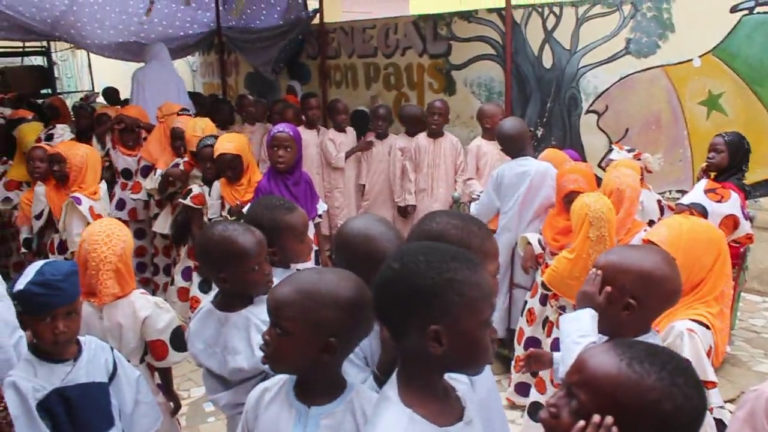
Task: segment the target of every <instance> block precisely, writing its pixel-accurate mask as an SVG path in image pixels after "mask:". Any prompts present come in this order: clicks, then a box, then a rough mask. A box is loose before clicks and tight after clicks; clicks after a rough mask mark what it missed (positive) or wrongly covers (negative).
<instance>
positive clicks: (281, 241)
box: [244, 195, 312, 285]
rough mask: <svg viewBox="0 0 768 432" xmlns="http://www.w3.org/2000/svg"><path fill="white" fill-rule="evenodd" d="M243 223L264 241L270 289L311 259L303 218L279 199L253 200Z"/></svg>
mask: <svg viewBox="0 0 768 432" xmlns="http://www.w3.org/2000/svg"><path fill="white" fill-rule="evenodd" d="M244 222H245V223H247V224H248V225H251V226H252V227H254V228H256V229H258V230H259V231H261V232H262V233H263V234H264V237H265V238H266V241H267V255H268V256H269V262H270V264H271V265H272V276H273V285H277V284H278V283H280V281H281V280H283V279H285V278H286V277H287V276H289V275H290V274H292V273H294V272H295V271H296V268H295V267H294V266H295V265H297V264H301V263H305V262H307V259H308V258H309V257H310V256H311V255H312V238H311V237H309V235H308V232H309V219H308V218H307V214H306V213H305V212H304V210H302V209H301V208H299V206H297V205H296V204H294V203H293V202H291V201H288V200H287V199H285V198H283V197H280V196H275V195H267V196H263V197H261V198H259V199H257V200H256V201H254V202H253V203H252V204H251V206H250V207H249V208H248V212H247V213H246V214H245V219H244Z"/></svg>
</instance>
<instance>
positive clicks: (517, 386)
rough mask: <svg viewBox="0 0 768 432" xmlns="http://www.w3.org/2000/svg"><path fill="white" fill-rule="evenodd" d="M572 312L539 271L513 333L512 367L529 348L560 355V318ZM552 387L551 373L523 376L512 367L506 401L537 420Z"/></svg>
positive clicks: (570, 305) (567, 303) (554, 385)
mask: <svg viewBox="0 0 768 432" xmlns="http://www.w3.org/2000/svg"><path fill="white" fill-rule="evenodd" d="M544 270H546V267H544ZM572 310H573V305H572V304H570V303H569V302H568V301H566V300H564V299H562V298H561V297H560V296H559V295H557V294H556V293H554V292H552V291H551V290H550V289H549V288H548V287H547V286H546V285H545V284H543V282H542V280H541V269H540V270H539V271H538V272H537V275H536V282H534V284H533V287H532V288H531V292H530V294H529V295H528V299H527V300H526V303H525V306H524V307H523V312H522V316H521V317H520V320H519V321H518V325H517V329H516V330H515V338H514V348H515V350H514V353H515V361H513V365H514V364H515V363H517V362H518V361H519V359H520V357H521V356H522V355H523V354H524V353H525V352H526V351H528V350H531V349H544V350H547V351H549V352H553V353H555V352H560V327H559V319H560V315H562V314H563V313H567V312H570V311H572ZM556 388H557V385H556V383H555V381H554V379H553V375H552V370H546V371H540V372H532V373H525V374H524V373H517V372H515V370H514V366H513V368H512V373H511V375H510V383H509V388H508V389H507V395H506V398H507V402H509V403H510V404H513V405H517V406H526V405H527V406H528V408H527V409H526V413H527V414H531V416H530V417H531V419H537V418H538V410H540V409H541V408H542V407H543V406H544V405H543V402H544V401H546V399H547V398H548V397H549V396H551V395H552V393H554V391H555V390H556ZM528 411H531V413H528ZM526 417H529V416H526Z"/></svg>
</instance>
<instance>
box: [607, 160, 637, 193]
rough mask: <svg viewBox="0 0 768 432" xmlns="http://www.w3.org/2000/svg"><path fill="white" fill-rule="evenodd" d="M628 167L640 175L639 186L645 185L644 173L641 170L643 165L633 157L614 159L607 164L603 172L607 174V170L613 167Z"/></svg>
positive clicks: (613, 168)
mask: <svg viewBox="0 0 768 432" xmlns="http://www.w3.org/2000/svg"><path fill="white" fill-rule="evenodd" d="M621 168H623V169H628V170H630V171H632V172H635V173H637V175H638V176H640V186H642V187H644V188H645V187H646V186H647V185H646V184H645V175H644V172H643V165H642V164H641V163H640V162H639V161H636V160H634V159H619V160H616V161H613V162H611V164H610V165H608V168H607V169H606V170H605V174H606V175H607V174H608V173H609V172H611V171H612V170H615V169H621Z"/></svg>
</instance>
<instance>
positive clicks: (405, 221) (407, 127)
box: [392, 104, 427, 236]
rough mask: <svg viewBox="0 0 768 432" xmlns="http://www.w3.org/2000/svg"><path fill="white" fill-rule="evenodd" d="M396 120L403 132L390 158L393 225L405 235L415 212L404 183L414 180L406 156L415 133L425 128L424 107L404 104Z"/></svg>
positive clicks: (411, 197) (411, 168)
mask: <svg viewBox="0 0 768 432" xmlns="http://www.w3.org/2000/svg"><path fill="white" fill-rule="evenodd" d="M397 120H398V121H399V122H400V124H401V125H402V126H403V133H401V134H400V135H399V136H398V141H397V147H396V150H397V151H396V152H395V155H394V157H393V158H392V181H393V184H394V193H395V203H396V204H397V216H396V217H395V226H396V227H397V229H398V230H399V231H400V232H401V233H403V236H407V235H408V232H409V231H410V230H411V226H412V225H413V217H412V216H413V214H414V213H415V212H416V197H415V196H414V194H413V189H410V190H408V191H407V192H408V193H406V185H410V184H412V183H413V182H414V173H413V161H412V160H411V158H406V155H407V153H410V151H411V149H412V147H413V140H414V138H416V135H418V134H420V133H422V132H424V130H425V129H426V128H427V125H426V115H425V114H424V109H422V108H421V107H420V106H418V105H414V104H405V105H403V106H401V107H400V110H398V112H397Z"/></svg>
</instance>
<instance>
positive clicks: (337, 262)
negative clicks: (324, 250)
mask: <svg viewBox="0 0 768 432" xmlns="http://www.w3.org/2000/svg"><path fill="white" fill-rule="evenodd" d="M403 241H404V240H403V235H402V234H400V231H398V230H397V228H395V226H394V225H392V223H391V222H389V221H388V220H386V219H384V218H382V217H381V216H377V215H374V214H371V213H365V214H361V215H358V216H355V217H353V218H350V219H347V221H346V222H344V224H343V225H342V226H341V228H339V231H338V232H337V233H336V235H335V236H334V237H333V265H334V266H335V267H338V268H342V269H345V270H349V271H350V272H352V273H354V274H356V275H357V276H359V277H360V278H361V279H363V281H365V283H367V284H369V285H370V284H371V282H373V279H374V277H376V274H377V273H378V271H379V269H380V268H381V266H382V265H383V264H384V262H385V261H386V260H387V259H389V257H390V256H392V254H394V253H395V250H397V248H398V247H400V245H402V244H403Z"/></svg>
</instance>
